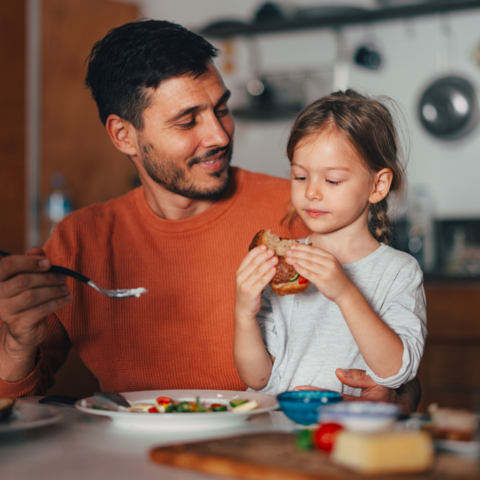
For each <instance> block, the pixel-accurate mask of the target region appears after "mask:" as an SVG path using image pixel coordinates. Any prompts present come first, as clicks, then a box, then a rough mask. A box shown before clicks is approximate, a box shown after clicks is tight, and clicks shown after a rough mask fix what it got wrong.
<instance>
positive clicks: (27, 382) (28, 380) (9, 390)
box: [0, 360, 41, 398]
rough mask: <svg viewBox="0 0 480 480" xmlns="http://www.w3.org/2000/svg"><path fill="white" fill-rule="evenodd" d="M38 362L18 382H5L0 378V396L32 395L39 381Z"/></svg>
mask: <svg viewBox="0 0 480 480" xmlns="http://www.w3.org/2000/svg"><path fill="white" fill-rule="evenodd" d="M40 363H41V361H40V360H39V361H38V362H37V365H36V366H35V368H34V369H33V371H32V373H30V375H28V377H25V378H24V379H23V380H20V381H18V382H6V381H4V380H2V379H0V397H11V398H17V397H24V396H27V395H34V394H35V391H36V388H37V386H38V384H39V382H40Z"/></svg>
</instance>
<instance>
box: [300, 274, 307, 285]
mask: <svg viewBox="0 0 480 480" xmlns="http://www.w3.org/2000/svg"><path fill="white" fill-rule="evenodd" d="M307 282H308V280H307V279H306V278H304V277H302V276H301V275H299V276H298V283H300V285H301V284H302V283H307Z"/></svg>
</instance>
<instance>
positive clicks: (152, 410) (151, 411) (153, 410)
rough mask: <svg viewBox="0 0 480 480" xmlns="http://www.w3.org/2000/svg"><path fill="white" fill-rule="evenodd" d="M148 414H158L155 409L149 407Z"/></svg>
mask: <svg viewBox="0 0 480 480" xmlns="http://www.w3.org/2000/svg"><path fill="white" fill-rule="evenodd" d="M148 413H158V410H157V407H150V408H149V409H148Z"/></svg>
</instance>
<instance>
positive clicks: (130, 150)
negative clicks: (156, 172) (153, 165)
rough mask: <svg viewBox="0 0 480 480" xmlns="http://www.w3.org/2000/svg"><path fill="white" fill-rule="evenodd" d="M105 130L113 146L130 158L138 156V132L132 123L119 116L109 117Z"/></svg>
mask: <svg viewBox="0 0 480 480" xmlns="http://www.w3.org/2000/svg"><path fill="white" fill-rule="evenodd" d="M105 128H106V129H107V132H108V135H109V136H110V139H111V140H112V142H113V144H114V145H115V146H116V147H117V148H118V149H119V150H120V151H121V152H122V153H124V154H125V155H128V156H129V157H132V156H135V155H137V152H138V149H137V131H136V129H135V127H134V126H133V125H132V124H131V123H130V122H127V121H126V120H124V119H123V118H121V117H119V116H118V115H115V114H112V115H109V116H108V118H107V121H106V122H105Z"/></svg>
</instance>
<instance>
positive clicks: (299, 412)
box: [277, 390, 342, 425]
mask: <svg viewBox="0 0 480 480" xmlns="http://www.w3.org/2000/svg"><path fill="white" fill-rule="evenodd" d="M341 400H342V395H341V394H340V393H337V392H329V391H323V390H299V391H291V392H284V393H281V394H280V395H277V401H278V404H279V405H280V409H281V410H282V411H283V413H284V414H285V415H286V416H287V417H288V418H289V419H290V420H293V421H294V422H295V423H298V424H300V425H312V424H315V423H317V422H318V414H319V411H320V410H321V409H323V408H325V406H326V405H329V404H333V403H337V402H340V401H341Z"/></svg>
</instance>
